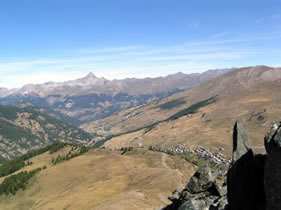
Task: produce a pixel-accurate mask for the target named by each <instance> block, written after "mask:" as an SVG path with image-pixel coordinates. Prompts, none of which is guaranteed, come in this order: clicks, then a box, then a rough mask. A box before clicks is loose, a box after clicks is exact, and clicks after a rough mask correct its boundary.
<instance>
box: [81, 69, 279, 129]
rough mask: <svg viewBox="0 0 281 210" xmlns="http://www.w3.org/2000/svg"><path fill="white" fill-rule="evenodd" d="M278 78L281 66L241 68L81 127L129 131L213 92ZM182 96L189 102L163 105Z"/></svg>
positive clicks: (224, 93)
mask: <svg viewBox="0 0 281 210" xmlns="http://www.w3.org/2000/svg"><path fill="white" fill-rule="evenodd" d="M277 79H281V69H274V68H269V67H265V66H257V67H247V68H242V69H237V70H235V71H232V72H229V73H226V74H224V75H222V76H221V77H218V78H216V79H213V80H210V81H208V82H205V83H203V84H201V85H200V86H198V87H196V88H192V89H189V90H187V91H183V92H181V93H178V94H175V95H172V96H170V97H167V98H164V99H162V100H158V101H153V102H150V103H148V104H145V105H143V106H139V107H135V108H132V109H129V110H126V111H122V112H119V113H117V114H115V115H112V116H110V117H108V118H105V119H102V120H98V121H93V122H90V123H87V124H84V125H82V126H81V127H82V128H83V129H85V130H87V131H89V132H98V133H101V134H118V133H125V132H127V131H132V130H136V129H138V128H142V127H145V126H149V125H151V124H153V123H155V122H157V121H162V120H165V119H167V118H169V117H170V116H172V115H174V114H175V113H177V112H179V111H180V110H183V109H185V108H187V107H189V106H191V105H192V104H195V103H197V102H199V101H202V100H205V99H207V98H210V97H212V96H216V95H219V96H220V97H222V96H229V95H231V94H234V93H238V92H239V91H242V92H243V91H246V92H247V90H251V89H252V88H255V86H256V85H258V84H262V83H263V82H270V81H274V80H277ZM178 100H180V101H183V102H185V103H183V104H178V106H175V107H171V109H161V108H160V107H161V105H165V104H166V105H167V103H169V102H173V101H178Z"/></svg>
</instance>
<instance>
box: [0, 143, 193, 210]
mask: <svg viewBox="0 0 281 210" xmlns="http://www.w3.org/2000/svg"><path fill="white" fill-rule="evenodd" d="M69 149H70V148H69V147H66V148H64V149H63V150H62V151H59V152H56V153H54V154H48V153H44V154H42V155H39V156H36V157H34V158H32V162H33V165H31V166H28V167H27V168H24V169H22V170H31V169H32V168H34V167H40V166H43V165H47V169H45V170H43V171H41V172H40V173H39V174H37V175H36V176H35V177H34V178H32V180H31V182H30V183H29V185H28V187H27V189H26V190H25V191H19V192H17V194H16V195H15V196H13V195H9V196H1V197H0V209H75V210H76V209H153V208H156V207H161V206H163V205H165V204H166V203H167V202H168V200H167V196H168V195H170V194H171V192H172V191H173V190H174V189H176V188H182V187H183V186H184V184H185V183H186V182H187V180H188V179H189V178H190V176H191V175H192V174H193V172H194V170H195V168H194V166H193V165H191V164H189V163H188V162H186V161H184V160H183V159H180V158H178V157H174V156H169V155H167V154H164V153H158V152H152V151H146V150H142V149H134V150H133V151H130V152H127V153H125V154H123V155H122V154H121V152H120V151H109V150H106V149H103V150H91V151H89V152H88V153H86V154H84V155H81V156H79V157H76V158H74V159H71V160H68V161H66V162H62V163H58V164H57V165H55V166H53V165H52V164H51V159H52V157H56V156H57V155H58V154H61V155H62V154H63V153H66V152H67V151H68V150H69Z"/></svg>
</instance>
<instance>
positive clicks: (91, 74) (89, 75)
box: [85, 72, 97, 79]
mask: <svg viewBox="0 0 281 210" xmlns="http://www.w3.org/2000/svg"><path fill="white" fill-rule="evenodd" d="M85 78H88V79H92V78H97V77H96V75H94V74H93V72H89V73H88V74H87V76H86V77H85Z"/></svg>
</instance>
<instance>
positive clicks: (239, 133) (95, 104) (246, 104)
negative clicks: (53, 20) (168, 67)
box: [0, 66, 281, 210]
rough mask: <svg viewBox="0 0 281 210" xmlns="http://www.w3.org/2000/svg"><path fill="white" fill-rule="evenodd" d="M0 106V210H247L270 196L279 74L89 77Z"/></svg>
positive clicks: (33, 87)
mask: <svg viewBox="0 0 281 210" xmlns="http://www.w3.org/2000/svg"><path fill="white" fill-rule="evenodd" d="M0 103H1V106H0V160H1V165H0V209H172V210H173V209H216V210H227V209H228V210H229V209H235V210H236V209H237V210H238V209H239V208H240V207H241V206H242V207H241V208H240V209H247V207H249V206H250V208H249V209H251V210H252V209H253V210H254V209H259V208H256V206H262V207H263V208H261V209H264V206H265V205H266V203H265V200H266V201H267V205H272V206H274V205H276V202H275V201H272V200H271V197H269V196H268V195H271V194H275V195H280V191H279V189H278V187H279V185H278V184H277V185H276V186H275V185H274V186H273V185H272V183H273V182H271V180H275V182H276V180H278V179H279V178H280V177H278V176H279V173H276V176H271V175H270V174H272V173H273V172H272V171H274V170H275V168H277V169H278V170H279V169H280V164H279V162H278V161H274V157H275V156H276V157H277V156H278V155H280V144H279V143H280V141H281V140H280V137H281V135H280V133H281V125H280V123H278V122H279V121H280V115H281V68H276V67H267V66H251V67H244V68H232V69H220V70H209V71H206V72H203V73H201V74H199V73H196V74H183V73H177V74H174V75H169V76H166V77H158V78H144V79H136V78H130V79H124V80H107V79H105V78H98V77H96V76H95V75H94V74H92V73H89V74H88V75H87V76H86V77H84V78H81V79H77V80H73V81H66V82H62V83H54V82H48V83H45V84H29V85H25V86H24V87H22V88H20V89H6V88H1V89H0ZM237 121H239V122H237ZM233 125H234V126H233ZM272 125H273V126H272ZM267 131H269V133H268V134H267V135H266V137H265V138H264V135H265V133H266V132H267ZM264 139H265V140H264ZM278 142H279V143H278ZM278 152H279V153H278ZM256 153H259V154H256ZM265 153H266V154H265ZM274 155H275V156H274ZM278 157H279V156H278ZM252 174H255V176H252ZM264 174H266V176H265V177H267V179H266V180H265V181H264V179H265V177H264ZM189 180H190V181H189ZM240 180H242V181H241V182H240ZM187 183H188V184H187ZM276 183H278V182H276ZM255 189H257V190H255ZM265 192H266V193H267V194H265ZM247 193H248V194H253V195H257V196H259V197H253V199H245V197H247ZM236 195H240V196H236ZM240 201H241V203H239V202H240ZM239 205H240V206H239ZM245 206H246V207H245ZM269 209H274V208H269Z"/></svg>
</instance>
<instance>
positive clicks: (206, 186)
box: [164, 165, 227, 210]
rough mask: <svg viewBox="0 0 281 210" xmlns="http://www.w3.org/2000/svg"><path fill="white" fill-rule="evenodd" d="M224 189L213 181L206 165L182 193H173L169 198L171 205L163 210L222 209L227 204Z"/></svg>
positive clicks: (196, 173) (192, 178) (197, 172)
mask: <svg viewBox="0 0 281 210" xmlns="http://www.w3.org/2000/svg"><path fill="white" fill-rule="evenodd" d="M225 188H226V187H225V186H224V187H222V186H219V185H218V184H217V182H216V181H215V180H214V178H213V176H212V172H211V169H210V167H209V166H208V165H205V166H202V167H200V168H199V169H198V170H197V171H196V172H195V174H194V175H193V176H192V177H191V179H190V181H189V183H188V184H187V185H186V187H185V188H184V189H183V190H182V191H179V190H176V191H174V192H173V194H172V195H171V196H170V197H169V200H171V201H172V204H171V205H169V206H167V207H165V208H164V209H165V210H173V209H181V210H187V209H190V210H193V209H194V210H197V209H220V210H221V209H224V208H225V206H226V204H227V201H226V189H225Z"/></svg>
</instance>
